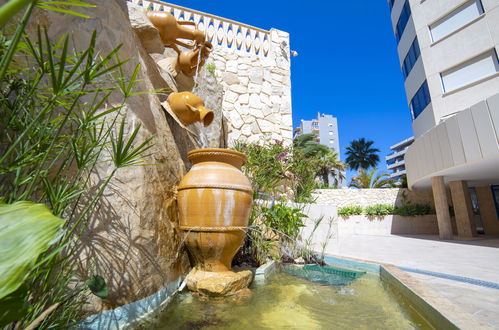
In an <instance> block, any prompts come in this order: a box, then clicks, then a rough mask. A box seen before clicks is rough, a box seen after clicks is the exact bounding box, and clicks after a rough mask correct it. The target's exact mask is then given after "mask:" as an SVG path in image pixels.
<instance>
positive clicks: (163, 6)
mask: <svg viewBox="0 0 499 330" xmlns="http://www.w3.org/2000/svg"><path fill="white" fill-rule="evenodd" d="M128 1H130V2H132V3H134V4H137V5H140V6H143V7H145V8H146V10H154V11H166V12H169V13H170V14H172V15H173V16H174V17H175V19H177V20H178V21H193V22H195V23H196V26H197V28H198V29H200V30H201V31H204V33H205V34H206V39H207V40H209V41H210V42H211V43H212V44H213V45H215V46H216V45H218V46H220V47H224V48H226V49H229V50H231V51H234V52H237V53H246V54H248V53H249V54H251V55H256V56H263V57H266V56H267V55H268V54H269V50H270V31H266V30H263V29H259V28H257V27H254V26H251V25H247V24H244V23H239V22H236V21H233V20H230V19H226V18H222V17H219V16H215V15H211V14H207V13H203V12H200V11H197V10H193V9H189V8H185V7H182V6H178V5H174V4H171V3H166V2H162V1H157V0H128Z"/></svg>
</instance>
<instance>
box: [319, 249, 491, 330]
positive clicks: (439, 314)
mask: <svg viewBox="0 0 499 330" xmlns="http://www.w3.org/2000/svg"><path fill="white" fill-rule="evenodd" d="M324 261H325V262H326V264H328V265H331V266H338V267H346V268H350V269H357V270H364V271H367V272H368V273H373V274H378V275H379V277H380V279H381V280H382V281H383V282H384V283H386V284H388V285H390V286H391V287H392V288H394V289H395V291H396V292H398V293H400V294H401V295H402V296H403V297H404V298H405V299H407V300H408V301H410V302H411V303H412V304H413V305H414V309H415V311H416V312H417V313H418V314H420V316H421V317H423V318H424V319H426V320H427V321H428V322H429V323H430V324H432V325H433V326H435V327H437V328H438V329H492V328H491V327H490V326H488V325H486V324H484V323H482V322H480V321H478V320H477V319H475V318H473V316H472V315H471V314H469V313H466V312H464V311H463V310H461V308H459V307H458V306H457V305H455V304H454V303H452V302H451V301H450V300H448V299H447V298H444V297H442V296H441V295H439V294H437V293H435V292H434V291H433V290H431V289H430V288H428V287H427V286H425V285H424V283H422V282H421V281H419V280H417V279H415V278H414V277H412V276H411V275H410V274H408V273H407V272H405V271H403V270H401V269H399V268H398V267H396V266H393V265H389V264H383V263H374V262H370V261H365V260H357V259H352V258H345V257H336V256H331V255H326V256H325V257H324Z"/></svg>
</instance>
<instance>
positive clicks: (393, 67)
mask: <svg viewBox="0 0 499 330" xmlns="http://www.w3.org/2000/svg"><path fill="white" fill-rule="evenodd" d="M176 4H179V5H182V6H185V7H189V8H193V9H197V10H200V11H204V12H207V13H211V14H214V15H218V16H222V17H226V18H230V19H233V20H236V21H240V22H243V23H246V24H250V25H254V26H257V27H260V28H263V29H270V28H276V29H280V30H283V31H286V32H289V33H290V38H291V49H292V50H296V51H297V52H298V54H299V55H298V56H297V57H294V58H292V63H291V69H292V73H291V83H292V97H293V100H292V102H293V104H292V106H293V125H294V127H296V126H298V125H299V123H300V119H312V118H313V117H315V116H316V113H317V112H318V111H320V112H322V113H326V114H332V115H333V116H335V117H337V118H338V125H339V132H340V147H341V158H342V159H343V160H344V159H345V156H344V153H345V147H346V146H347V145H348V144H349V142H350V141H352V140H353V139H357V138H360V137H365V138H367V139H371V140H373V141H374V142H375V146H376V147H377V148H378V149H380V150H381V153H380V158H381V163H380V164H379V167H380V169H382V170H386V164H385V162H384V158H385V155H386V154H388V153H389V152H390V151H389V147H390V145H393V144H395V143H396V142H399V141H401V140H403V139H406V138H408V137H410V136H411V135H412V128H411V118H410V112H409V109H408V107H407V103H406V97H405V92H404V85H403V77H402V73H401V71H400V68H399V61H398V57H397V51H396V42H395V38H394V36H393V33H392V27H391V23H390V12H389V9H388V4H387V3H386V1H384V0H375V1H373V0H364V1H305V2H304V1H261V0H254V1H251V2H249V1H244V2H235V1H234V2H233V1H230V2H229V1H215V0H212V1H200V0H191V1H182V2H176Z"/></svg>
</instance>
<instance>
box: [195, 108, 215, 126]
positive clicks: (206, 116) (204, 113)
mask: <svg viewBox="0 0 499 330" xmlns="http://www.w3.org/2000/svg"><path fill="white" fill-rule="evenodd" d="M199 117H200V121H202V122H203V125H204V126H205V127H206V126H208V125H210V124H211V122H212V121H213V118H215V114H214V113H213V111H212V110H208V109H205V108H204V107H199Z"/></svg>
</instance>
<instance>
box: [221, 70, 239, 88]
mask: <svg viewBox="0 0 499 330" xmlns="http://www.w3.org/2000/svg"><path fill="white" fill-rule="evenodd" d="M222 81H223V82H225V83H226V84H227V85H233V84H238V83H239V78H238V77H237V74H235V73H233V72H224V73H222Z"/></svg>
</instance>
